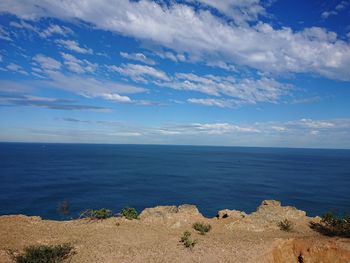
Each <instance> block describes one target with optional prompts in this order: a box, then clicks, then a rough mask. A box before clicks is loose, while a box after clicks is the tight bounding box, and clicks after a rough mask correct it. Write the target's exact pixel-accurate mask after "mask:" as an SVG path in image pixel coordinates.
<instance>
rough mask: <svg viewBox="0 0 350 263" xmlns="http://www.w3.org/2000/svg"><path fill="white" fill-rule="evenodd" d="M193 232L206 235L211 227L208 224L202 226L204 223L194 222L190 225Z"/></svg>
mask: <svg viewBox="0 0 350 263" xmlns="http://www.w3.org/2000/svg"><path fill="white" fill-rule="evenodd" d="M192 227H193V229H194V230H197V231H198V232H199V233H200V234H201V235H205V234H206V233H208V232H209V231H210V229H211V225H210V224H204V223H200V222H196V223H194V224H193V225H192Z"/></svg>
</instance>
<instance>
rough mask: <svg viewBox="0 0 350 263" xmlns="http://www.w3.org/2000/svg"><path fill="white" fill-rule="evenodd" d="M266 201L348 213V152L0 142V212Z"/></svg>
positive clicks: (207, 209)
mask: <svg viewBox="0 0 350 263" xmlns="http://www.w3.org/2000/svg"><path fill="white" fill-rule="evenodd" d="M265 199H275V200H280V201H281V202H282V204H283V205H292V206H296V207H297V208H298V209H301V210H304V211H306V212H307V214H308V215H310V216H315V215H322V214H324V213H326V212H328V211H333V212H336V213H346V212H350V150H328V149H327V150H326V149H291V148H252V147H212V146H170V145H105V144H51V143H0V215H7V214H25V215H36V216H41V217H42V218H45V219H55V220H66V219H70V218H77V217H78V216H79V214H80V212H82V211H84V210H86V209H98V208H108V209H111V210H112V211H113V212H114V213H118V212H119V211H120V210H121V209H122V208H123V207H134V208H136V209H137V210H138V211H142V209H144V208H146V207H154V206H157V205H180V204H194V205H196V206H197V207H198V209H199V210H200V212H201V213H202V214H203V215H205V216H207V217H214V216H215V215H216V213H217V211H218V210H221V209H225V208H228V209H236V210H242V211H245V212H248V213H250V212H253V211H255V210H256V208H257V206H259V204H260V203H261V201H262V200H265ZM64 201H65V202H66V203H68V204H69V214H67V215H62V214H60V213H59V211H58V207H59V206H60V204H62V202H64Z"/></svg>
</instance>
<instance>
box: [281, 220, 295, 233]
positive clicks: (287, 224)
mask: <svg viewBox="0 0 350 263" xmlns="http://www.w3.org/2000/svg"><path fill="white" fill-rule="evenodd" d="M277 225H278V227H279V228H280V229H281V230H282V231H285V232H291V231H292V230H293V222H292V221H290V220H288V219H284V220H282V221H280V222H279V223H278V224H277Z"/></svg>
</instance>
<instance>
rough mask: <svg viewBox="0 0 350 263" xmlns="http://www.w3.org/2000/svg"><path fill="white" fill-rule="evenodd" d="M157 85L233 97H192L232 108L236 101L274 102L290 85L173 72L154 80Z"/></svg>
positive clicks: (236, 103)
mask: <svg viewBox="0 0 350 263" xmlns="http://www.w3.org/2000/svg"><path fill="white" fill-rule="evenodd" d="M155 83H156V84H157V85H159V86H164V87H169V88H173V89H179V90H190V91H197V92H200V93H204V94H207V95H212V96H227V97H232V98H235V99H236V100H235V101H233V100H210V99H206V100H203V99H202V100H194V99H191V101H190V102H192V103H193V102H197V103H199V102H201V104H207V105H209V104H211V105H215V104H216V105H217V106H219V105H220V106H221V107H222V106H226V107H229V106H230V107H233V106H235V105H238V104H242V103H244V104H255V103H257V102H277V101H278V99H280V97H282V96H283V95H286V94H288V92H289V89H290V87H289V86H288V85H285V84H281V83H279V82H277V81H275V80H274V79H270V78H265V77H264V78H261V79H236V78H234V77H223V76H215V75H204V76H199V75H196V74H193V73H176V74H175V76H174V77H173V78H172V81H169V82H164V81H163V82H159V81H158V82H155Z"/></svg>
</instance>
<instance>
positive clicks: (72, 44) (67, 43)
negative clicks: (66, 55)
mask: <svg viewBox="0 0 350 263" xmlns="http://www.w3.org/2000/svg"><path fill="white" fill-rule="evenodd" d="M55 42H56V43H57V44H58V45H60V46H62V47H64V48H66V49H69V50H72V51H75V52H77V53H81V54H92V53H93V51H92V49H90V48H86V47H80V46H79V43H78V42H76V41H74V40H64V39H58V40H56V41H55Z"/></svg>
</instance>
